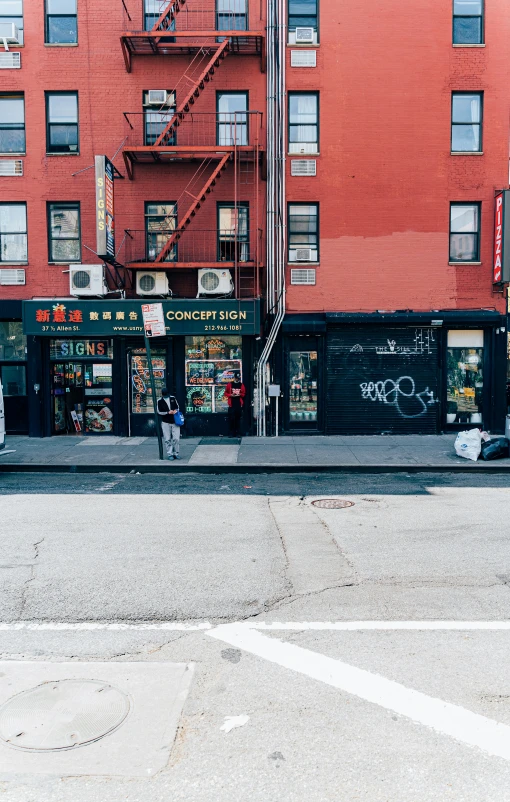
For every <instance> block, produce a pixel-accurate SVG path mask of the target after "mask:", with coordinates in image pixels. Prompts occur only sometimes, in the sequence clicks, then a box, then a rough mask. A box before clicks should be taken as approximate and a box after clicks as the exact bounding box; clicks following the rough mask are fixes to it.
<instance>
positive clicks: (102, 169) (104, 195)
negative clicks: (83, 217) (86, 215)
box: [95, 156, 115, 258]
mask: <svg viewBox="0 0 510 802" xmlns="http://www.w3.org/2000/svg"><path fill="white" fill-rule="evenodd" d="M95 167H96V240H97V244H96V250H97V253H98V256H103V257H110V258H113V257H114V256H115V214H114V201H113V164H112V163H111V161H110V160H109V159H107V158H106V156H96V158H95Z"/></svg>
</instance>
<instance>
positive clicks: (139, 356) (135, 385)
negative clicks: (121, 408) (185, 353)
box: [128, 348, 167, 437]
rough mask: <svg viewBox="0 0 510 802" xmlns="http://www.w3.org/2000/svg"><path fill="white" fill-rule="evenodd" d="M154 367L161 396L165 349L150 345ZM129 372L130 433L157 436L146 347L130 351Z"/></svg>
mask: <svg viewBox="0 0 510 802" xmlns="http://www.w3.org/2000/svg"><path fill="white" fill-rule="evenodd" d="M151 357H152V368H153V370H154V383H155V385H156V394H157V396H158V397H159V395H160V394H161V390H162V388H163V387H164V386H165V382H166V373H167V371H166V351H165V349H164V348H151ZM128 372H129V388H130V391H129V396H130V397H129V404H130V408H129V435H130V437H150V436H151V435H155V434H156V431H155V422H154V403H153V398H152V390H151V382H150V374H149V365H148V362H147V353H146V351H145V348H133V349H132V350H131V351H128Z"/></svg>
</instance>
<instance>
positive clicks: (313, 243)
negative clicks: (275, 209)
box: [289, 203, 319, 262]
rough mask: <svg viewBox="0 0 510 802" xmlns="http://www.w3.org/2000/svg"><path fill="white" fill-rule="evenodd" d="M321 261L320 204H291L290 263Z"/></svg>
mask: <svg viewBox="0 0 510 802" xmlns="http://www.w3.org/2000/svg"><path fill="white" fill-rule="evenodd" d="M318 260H319V204H318V203H308V204H307V203H290V204H289V262H296V261H299V262H317V261H318Z"/></svg>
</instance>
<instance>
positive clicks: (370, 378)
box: [325, 326, 439, 434]
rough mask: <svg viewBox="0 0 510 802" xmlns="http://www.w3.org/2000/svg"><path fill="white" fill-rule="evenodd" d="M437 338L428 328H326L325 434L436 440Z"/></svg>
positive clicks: (437, 412)
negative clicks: (431, 437) (417, 436)
mask: <svg viewBox="0 0 510 802" xmlns="http://www.w3.org/2000/svg"><path fill="white" fill-rule="evenodd" d="M438 373H439V363H438V332H437V329H434V328H430V327H414V326H413V327H389V326H364V327H358V326H348V327H347V326H345V327H342V328H340V327H338V328H337V327H335V328H333V327H330V328H328V338H327V380H326V401H325V407H326V431H327V433H328V434H380V433H382V432H385V433H386V432H391V433H395V434H436V433H437V432H438V430H439V400H438V399H439V397H438Z"/></svg>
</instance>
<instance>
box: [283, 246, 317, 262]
mask: <svg viewBox="0 0 510 802" xmlns="http://www.w3.org/2000/svg"><path fill="white" fill-rule="evenodd" d="M316 261H317V251H316V250H314V249H313V248H295V249H294V250H292V251H291V252H290V253H289V262H316Z"/></svg>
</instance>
